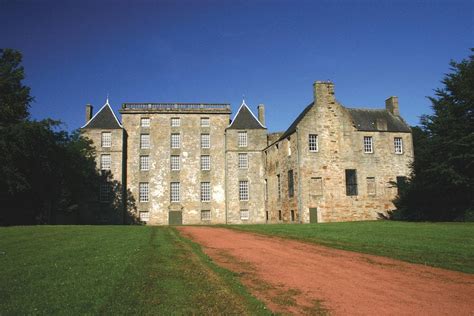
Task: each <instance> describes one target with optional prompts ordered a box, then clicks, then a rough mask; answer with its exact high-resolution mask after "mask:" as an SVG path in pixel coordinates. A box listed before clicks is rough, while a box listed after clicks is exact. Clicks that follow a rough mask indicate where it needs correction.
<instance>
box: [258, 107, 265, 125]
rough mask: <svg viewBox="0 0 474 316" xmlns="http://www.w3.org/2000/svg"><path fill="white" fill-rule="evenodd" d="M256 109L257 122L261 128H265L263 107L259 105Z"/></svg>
mask: <svg viewBox="0 0 474 316" xmlns="http://www.w3.org/2000/svg"><path fill="white" fill-rule="evenodd" d="M257 109H258V120H259V121H260V123H261V124H262V125H263V126H265V105H263V104H259V105H258V107H257Z"/></svg>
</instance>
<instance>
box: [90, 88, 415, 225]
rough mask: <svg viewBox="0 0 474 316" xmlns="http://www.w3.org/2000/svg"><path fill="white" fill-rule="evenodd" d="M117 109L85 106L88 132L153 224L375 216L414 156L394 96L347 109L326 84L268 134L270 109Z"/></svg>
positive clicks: (102, 160) (388, 204)
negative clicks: (371, 106) (285, 124)
mask: <svg viewBox="0 0 474 316" xmlns="http://www.w3.org/2000/svg"><path fill="white" fill-rule="evenodd" d="M120 113H121V115H122V123H120V121H119V120H118V119H117V118H116V116H115V114H114V113H113V110H112V108H111V107H110V105H109V103H108V102H106V104H105V105H104V106H103V107H102V108H101V109H100V110H99V112H97V114H96V115H94V116H92V107H91V106H89V105H88V106H87V107H86V122H87V123H86V125H84V126H83V127H82V133H83V135H84V136H86V137H88V138H90V139H91V140H92V142H93V143H94V144H95V147H96V149H97V158H96V159H97V165H98V168H99V169H101V170H108V171H110V173H111V174H112V176H111V177H112V179H114V180H116V181H121V183H122V185H123V188H124V194H128V195H129V198H131V199H132V200H133V201H134V205H135V207H134V208H133V210H129V211H131V212H136V215H137V216H138V217H139V218H140V220H141V221H143V222H146V223H148V224H151V225H167V224H226V223H229V224H240V223H277V222H300V223H309V222H331V221H353V220H369V219H376V218H378V217H379V214H385V213H386V212H387V211H388V210H391V209H393V204H392V200H393V199H394V198H395V197H396V195H397V181H398V183H400V182H402V181H403V180H404V179H405V178H406V177H407V176H408V175H409V174H410V164H411V162H412V160H413V146H412V138H411V130H410V128H409V126H408V125H407V124H406V123H405V122H404V121H403V119H402V118H401V117H400V114H399V109H398V100H397V98H396V97H390V98H389V99H387V101H386V108H385V109H380V110H363V109H350V108H346V107H344V106H343V105H341V104H340V103H339V102H337V101H336V99H335V95H334V85H333V84H332V83H330V82H320V81H317V82H316V83H315V84H314V100H313V102H312V103H311V104H310V105H308V106H307V107H306V108H305V109H304V110H303V112H302V113H301V114H300V115H299V116H298V117H297V119H296V120H295V121H294V122H293V123H292V124H291V126H290V127H289V128H288V129H287V130H286V131H285V132H282V133H271V134H269V133H268V132H267V129H266V127H265V118H264V116H265V110H264V106H263V105H259V106H258V118H257V117H255V115H254V114H253V113H252V111H251V110H250V108H249V107H248V106H247V105H246V104H245V102H242V105H241V106H240V108H239V110H238V111H237V113H236V114H235V117H234V119H233V120H231V119H230V115H231V110H230V105H228V104H197V103H196V104H194V103H188V104H180V103H173V104H167V103H124V104H123V105H122V109H121V110H120ZM109 139H110V140H109ZM104 187H105V186H104ZM127 192H128V193H127ZM100 195H101V196H106V194H104V192H103V190H101V192H100ZM103 200H104V202H106V199H105V198H104V199H103Z"/></svg>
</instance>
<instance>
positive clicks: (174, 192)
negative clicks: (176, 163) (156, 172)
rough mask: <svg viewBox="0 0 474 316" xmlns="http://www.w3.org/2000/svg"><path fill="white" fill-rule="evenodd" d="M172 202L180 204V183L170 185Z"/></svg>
mask: <svg viewBox="0 0 474 316" xmlns="http://www.w3.org/2000/svg"><path fill="white" fill-rule="evenodd" d="M170 201H171V202H179V182H171V184H170Z"/></svg>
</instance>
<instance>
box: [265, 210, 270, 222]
mask: <svg viewBox="0 0 474 316" xmlns="http://www.w3.org/2000/svg"><path fill="white" fill-rule="evenodd" d="M268 218H269V216H268V211H265V220H266V221H267V222H268Z"/></svg>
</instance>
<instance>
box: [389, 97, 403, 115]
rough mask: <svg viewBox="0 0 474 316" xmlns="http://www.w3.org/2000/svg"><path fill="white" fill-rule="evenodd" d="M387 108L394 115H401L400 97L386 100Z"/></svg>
mask: <svg viewBox="0 0 474 316" xmlns="http://www.w3.org/2000/svg"><path fill="white" fill-rule="evenodd" d="M385 109H387V111H389V112H390V113H392V114H393V115H397V116H400V110H399V109H398V97H394V96H393V97H390V98H388V99H387V100H385Z"/></svg>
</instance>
